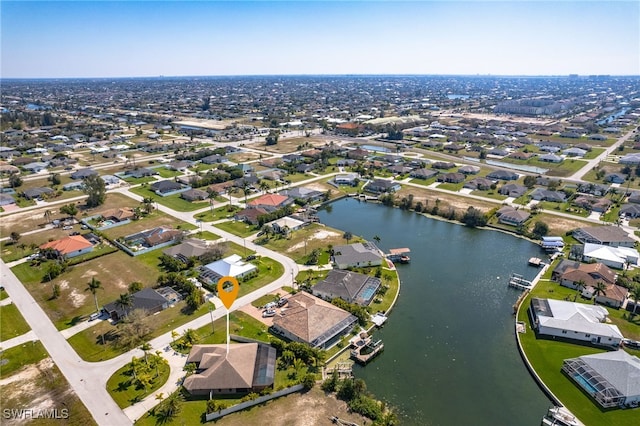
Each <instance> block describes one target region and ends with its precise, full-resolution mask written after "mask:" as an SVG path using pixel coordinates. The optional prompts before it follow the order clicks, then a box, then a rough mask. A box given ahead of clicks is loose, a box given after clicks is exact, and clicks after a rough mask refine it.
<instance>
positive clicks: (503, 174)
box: [487, 170, 518, 180]
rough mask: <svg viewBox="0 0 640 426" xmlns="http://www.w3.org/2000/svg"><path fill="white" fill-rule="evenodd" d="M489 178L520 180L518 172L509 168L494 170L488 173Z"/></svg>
mask: <svg viewBox="0 0 640 426" xmlns="http://www.w3.org/2000/svg"><path fill="white" fill-rule="evenodd" d="M487 177H488V178H489V179H498V180H518V174H517V173H514V172H510V171H508V170H494V171H492V172H491V173H489V174H488V175H487Z"/></svg>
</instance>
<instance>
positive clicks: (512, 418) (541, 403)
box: [319, 199, 550, 425]
mask: <svg viewBox="0 0 640 426" xmlns="http://www.w3.org/2000/svg"><path fill="white" fill-rule="evenodd" d="M319 215H320V219H321V222H322V223H325V224H327V225H329V226H333V227H336V228H339V229H342V230H344V231H349V232H352V233H353V234H356V235H361V236H363V237H364V238H366V239H372V238H373V236H375V235H378V236H380V238H381V241H380V243H379V245H380V247H381V248H382V249H383V250H384V249H387V248H390V247H411V258H412V261H411V264H409V265H398V273H399V275H400V277H401V283H402V291H400V292H399V295H398V297H397V301H396V303H395V307H394V312H393V315H392V316H391V318H390V320H389V321H388V322H387V324H386V325H385V326H384V327H383V328H382V329H380V330H378V331H376V338H381V339H382V340H383V341H384V343H385V350H384V352H383V353H382V354H381V355H379V356H378V357H377V358H376V359H374V360H373V361H372V362H371V363H370V364H369V365H368V366H367V367H365V368H360V367H358V366H356V367H354V374H355V375H356V377H360V378H363V379H365V381H366V382H367V385H368V388H369V389H370V390H371V391H372V392H373V393H374V395H376V397H377V398H380V399H384V400H386V401H388V402H389V403H391V404H392V405H393V406H394V407H398V409H399V414H400V417H401V420H402V424H443V425H449V424H474V425H485V424H486V425H495V424H523V425H527V424H531V425H534V424H535V425H538V424H540V419H541V417H542V416H543V415H544V414H545V413H546V410H547V408H548V406H549V405H550V401H549V399H547V397H546V396H545V395H544V393H542V392H541V391H540V389H539V388H538V386H537V384H536V382H535V381H533V380H531V376H530V374H529V372H528V370H527V368H526V366H525V365H524V363H523V362H522V359H521V358H520V355H519V352H518V349H517V346H516V339H514V338H513V334H512V333H513V316H512V312H513V304H514V302H515V300H516V299H517V297H518V296H519V295H520V292H519V291H516V290H513V289H510V288H508V287H507V282H508V277H509V275H510V274H511V273H513V272H517V273H521V274H523V275H524V276H525V277H526V278H527V279H533V277H534V276H535V275H536V273H537V272H539V269H538V268H533V267H529V266H527V261H528V259H529V258H530V257H535V256H539V255H540V254H541V251H540V248H539V247H538V246H536V245H534V244H532V243H531V242H529V241H527V240H523V239H520V238H513V236H510V235H507V234H504V233H501V232H483V230H477V229H471V228H467V227H464V226H459V225H457V224H454V223H447V222H443V221H440V220H433V219H429V218H426V217H424V216H422V215H418V214H415V213H413V212H407V211H403V210H400V209H389V208H386V207H385V206H382V205H380V204H371V203H359V202H358V201H356V200H352V199H346V200H342V201H339V202H336V203H334V204H332V208H331V209H330V211H320V212H319Z"/></svg>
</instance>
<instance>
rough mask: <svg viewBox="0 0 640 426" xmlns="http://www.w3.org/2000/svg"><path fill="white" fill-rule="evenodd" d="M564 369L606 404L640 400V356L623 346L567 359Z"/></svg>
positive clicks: (597, 399) (625, 403)
mask: <svg viewBox="0 0 640 426" xmlns="http://www.w3.org/2000/svg"><path fill="white" fill-rule="evenodd" d="M562 371H564V372H565V373H566V374H567V375H568V376H569V377H570V378H571V379H572V380H573V381H574V382H575V383H576V384H577V385H578V386H580V387H581V388H582V389H583V390H584V391H585V392H587V393H588V394H589V395H591V397H592V398H593V399H595V400H596V402H597V403H598V404H600V405H601V406H602V407H604V408H611V407H618V406H623V405H626V406H627V407H637V406H638V403H640V358H638V357H637V356H632V355H629V354H628V353H627V352H625V351H623V350H618V351H612V352H604V353H598V354H593V355H583V356H581V357H578V358H571V359H565V360H564V361H563V363H562Z"/></svg>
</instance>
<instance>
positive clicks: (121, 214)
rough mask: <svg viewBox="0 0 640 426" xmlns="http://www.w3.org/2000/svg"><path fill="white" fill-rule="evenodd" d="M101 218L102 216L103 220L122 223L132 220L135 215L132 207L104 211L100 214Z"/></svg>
mask: <svg viewBox="0 0 640 426" xmlns="http://www.w3.org/2000/svg"><path fill="white" fill-rule="evenodd" d="M100 216H102V218H103V219H109V220H115V221H117V222H122V221H123V220H128V219H132V218H133V216H135V213H134V211H133V209H132V208H131V207H116V208H113V209H109V210H105V211H103V212H102V213H100Z"/></svg>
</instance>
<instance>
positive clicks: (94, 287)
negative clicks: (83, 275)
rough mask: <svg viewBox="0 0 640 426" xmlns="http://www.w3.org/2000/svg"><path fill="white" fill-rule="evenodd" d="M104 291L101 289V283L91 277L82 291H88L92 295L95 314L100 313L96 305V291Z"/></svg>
mask: <svg viewBox="0 0 640 426" xmlns="http://www.w3.org/2000/svg"><path fill="white" fill-rule="evenodd" d="M100 289H102V290H104V288H103V287H102V283H101V282H100V281H98V280H96V277H91V281H89V282H88V283H87V287H86V288H85V289H84V291H90V292H91V294H93V301H94V302H96V312H99V311H100V306H99V305H98V290H100Z"/></svg>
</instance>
